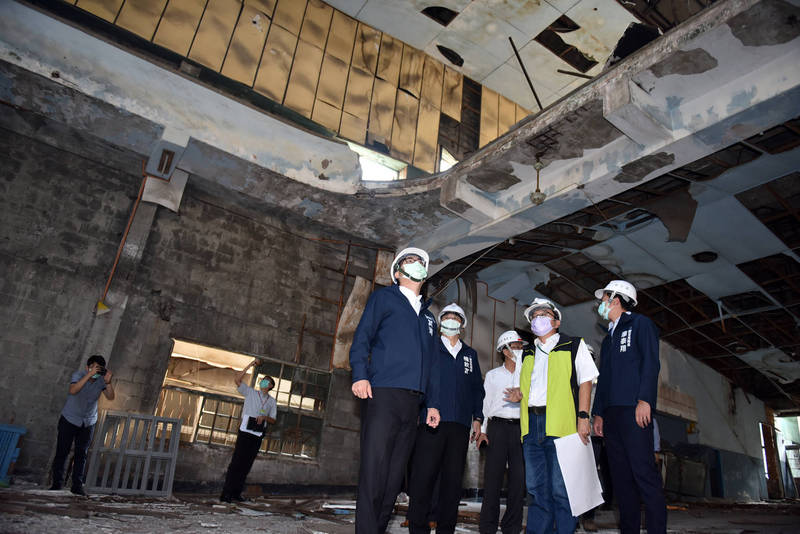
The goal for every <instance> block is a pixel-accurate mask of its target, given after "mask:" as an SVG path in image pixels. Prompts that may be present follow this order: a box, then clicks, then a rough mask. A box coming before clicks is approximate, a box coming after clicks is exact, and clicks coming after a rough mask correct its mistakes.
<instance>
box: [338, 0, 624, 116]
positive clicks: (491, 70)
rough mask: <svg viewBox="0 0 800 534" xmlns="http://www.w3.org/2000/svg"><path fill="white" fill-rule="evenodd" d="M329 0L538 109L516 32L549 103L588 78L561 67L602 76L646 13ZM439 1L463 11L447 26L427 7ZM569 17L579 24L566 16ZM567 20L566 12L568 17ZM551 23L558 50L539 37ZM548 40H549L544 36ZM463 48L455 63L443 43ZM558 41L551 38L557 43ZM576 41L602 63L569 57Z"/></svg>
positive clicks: (518, 2)
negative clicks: (460, 61) (640, 15)
mask: <svg viewBox="0 0 800 534" xmlns="http://www.w3.org/2000/svg"><path fill="white" fill-rule="evenodd" d="M327 3H328V4H330V5H332V6H333V7H335V8H337V9H339V10H341V11H343V12H344V13H347V14H348V15H350V16H351V17H353V18H355V19H358V20H360V21H362V22H364V23H366V24H369V25H370V26H373V27H374V28H377V29H379V30H381V31H383V32H386V33H388V34H389V35H392V36H394V37H396V38H398V39H400V40H401V41H404V42H406V43H408V44H410V45H411V46H414V47H416V48H419V49H420V50H424V51H425V53H427V54H429V55H430V56H432V57H435V58H436V59H439V60H440V61H442V62H443V63H445V64H446V65H449V66H451V67H453V68H456V69H457V70H459V71H461V72H463V73H464V74H465V75H466V76H469V77H470V78H472V79H473V80H475V81H477V82H479V83H481V84H483V85H485V86H487V87H489V88H490V89H492V90H494V91H497V92H498V93H500V94H502V95H504V96H505V97H507V98H509V99H511V100H512V101H514V102H517V103H518V104H519V105H521V106H523V107H525V108H526V109H531V110H535V109H538V107H537V105H536V101H535V100H534V97H533V94H532V92H531V90H530V88H529V86H528V82H527V81H526V79H525V76H524V75H523V72H522V69H521V68H520V64H519V61H518V60H517V58H516V56H515V55H514V51H513V49H512V47H511V44H510V43H509V40H508V38H509V37H511V38H512V39H513V40H514V44H515V46H516V47H517V49H518V51H519V54H520V56H521V58H522V61H523V63H524V64H525V69H526V70H527V72H528V73H529V75H530V76H531V79H532V83H533V86H534V89H536V92H537V95H538V97H539V99H540V100H541V102H542V105H543V106H548V105H549V104H551V103H553V102H555V101H556V100H558V99H559V98H561V97H563V96H565V95H567V94H569V93H570V92H571V91H573V90H574V89H576V88H577V87H579V86H581V85H583V83H585V82H586V79H584V78H581V77H579V76H575V75H570V74H564V73H560V72H558V71H559V70H562V71H571V72H578V74H584V75H587V76H595V75H597V74H599V73H600V72H601V71H602V68H603V65H604V64H605V62H606V60H607V59H608V57H609V56H610V55H611V52H612V51H613V50H614V46H615V45H616V43H617V41H619V38H620V37H621V36H622V34H623V33H624V32H625V29H626V28H627V27H628V25H629V24H630V23H632V22H636V21H637V20H638V19H637V17H636V16H634V14H632V13H631V12H629V11H627V10H626V9H625V8H624V7H623V6H622V5H621V4H619V3H617V2H615V1H613V0H513V1H508V0H438V1H427V0H328V1H327ZM432 6H436V7H444V8H447V9H449V10H451V11H452V12H453V14H455V18H453V19H452V20H451V21H450V22H449V23H448V24H447V25H446V26H445V25H443V24H442V23H441V22H437V21H436V20H435V19H434V18H432V17H429V16H427V15H425V14H423V13H422V11H423V10H424V9H426V8H430V7H432ZM565 16H566V17H568V18H569V19H570V20H571V21H572V22H573V23H574V25H572V26H568V25H564V24H561V23H560V21H559V19H560V18H561V17H565ZM562 20H563V19H562ZM551 25H553V27H556V28H558V31H555V32H552V33H551V34H550V35H552V36H553V37H552V38H553V39H556V43H557V42H558V41H563V43H564V44H563V46H561V45H558V44H557V45H556V46H560V48H558V49H557V50H556V51H552V50H551V49H549V48H548V47H546V46H545V45H544V44H541V43H540V42H539V41H537V40H536V37H537V36H539V35H540V34H541V33H542V32H544V31H545V30H547V29H548V28H549V27H550V26H551ZM540 40H544V39H541V38H540ZM438 46H444V47H447V48H449V49H450V50H453V51H454V52H456V53H457V54H459V55H460V56H461V57H462V58H463V60H464V64H463V65H462V66H460V67H458V66H456V65H454V64H453V63H452V62H450V61H449V60H448V58H447V57H445V56H444V55H443V54H442V52H441V51H440V50H439V48H437V47H438ZM552 46H553V45H551V47H552ZM570 47H574V48H575V49H577V51H579V53H580V54H582V55H583V56H584V57H585V58H587V60H588V61H589V62H590V63H592V64H593V65H594V66H592V67H591V68H588V69H585V68H578V67H576V66H575V65H572V64H570V63H569V62H568V61H567V60H565V59H564V58H569V57H570V56H569V52H567V50H568V49H570Z"/></svg>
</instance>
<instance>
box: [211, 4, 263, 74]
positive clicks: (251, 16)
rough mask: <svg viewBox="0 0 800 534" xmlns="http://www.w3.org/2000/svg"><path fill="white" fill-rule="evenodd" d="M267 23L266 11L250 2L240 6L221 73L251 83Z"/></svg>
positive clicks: (261, 48) (259, 57)
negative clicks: (237, 19)
mask: <svg viewBox="0 0 800 534" xmlns="http://www.w3.org/2000/svg"><path fill="white" fill-rule="evenodd" d="M269 25H270V20H269V18H268V17H267V15H266V13H264V12H262V11H261V10H260V9H257V8H256V7H254V6H253V5H250V4H245V5H244V6H243V7H242V14H241V15H240V16H239V21H238V22H237V23H236V29H235V30H234V31H233V39H231V45H230V47H228V55H227V56H225V63H224V64H223V65H222V74H223V75H225V76H227V77H228V78H232V79H234V80H236V81H237V82H242V83H243V84H245V85H249V86H252V85H253V80H255V77H256V70H258V62H259V61H260V60H261V52H262V51H263V50H264V43H265V42H266V40H267V33H268V32H269Z"/></svg>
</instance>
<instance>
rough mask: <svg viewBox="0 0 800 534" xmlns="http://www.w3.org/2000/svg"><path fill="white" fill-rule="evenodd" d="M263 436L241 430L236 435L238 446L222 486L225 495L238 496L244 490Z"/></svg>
mask: <svg viewBox="0 0 800 534" xmlns="http://www.w3.org/2000/svg"><path fill="white" fill-rule="evenodd" d="M261 439H262V436H256V435H254V434H251V433H249V432H242V431H241V430H240V431H239V434H238V435H237V436H236V446H235V447H234V448H233V457H232V458H231V463H230V464H229V465H228V471H227V473H225V484H224V485H223V486H222V496H223V497H236V496H238V495H241V494H242V491H243V490H244V481H245V479H246V478H247V474H248V473H249V472H250V468H251V467H253V461H254V460H255V459H256V455H257V454H258V449H259V447H261Z"/></svg>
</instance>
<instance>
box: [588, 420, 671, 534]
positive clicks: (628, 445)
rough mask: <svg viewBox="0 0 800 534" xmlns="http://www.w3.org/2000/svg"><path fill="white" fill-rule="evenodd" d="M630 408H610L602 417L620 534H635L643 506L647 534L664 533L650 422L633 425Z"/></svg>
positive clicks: (663, 508) (664, 510)
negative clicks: (644, 425)
mask: <svg viewBox="0 0 800 534" xmlns="http://www.w3.org/2000/svg"><path fill="white" fill-rule="evenodd" d="M634 411H635V408H634V407H633V406H613V407H610V408H606V409H605V413H604V414H603V435H604V436H605V439H606V454H608V465H609V468H610V470H611V482H612V484H613V485H614V494H615V495H616V496H617V503H618V504H619V528H620V532H621V533H622V534H629V533H633V534H638V533H639V527H640V525H641V512H640V510H641V503H642V502H643V503H644V509H645V521H646V526H647V533H648V534H664V533H666V532H667V505H666V501H665V500H664V490H663V488H662V485H661V474H660V473H659V472H658V470H657V468H656V462H655V456H654V452H653V423H652V421H651V422H650V424H649V425H647V426H646V427H644V428H640V427H639V425H637V424H636V420H635V418H634Z"/></svg>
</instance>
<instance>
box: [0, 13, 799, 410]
mask: <svg viewBox="0 0 800 534" xmlns="http://www.w3.org/2000/svg"><path fill="white" fill-rule="evenodd" d="M329 3H330V4H331V5H333V6H334V7H337V8H338V9H341V10H342V11H344V12H346V13H348V14H350V15H352V16H354V17H355V18H358V19H359V20H362V21H364V22H366V23H368V24H371V25H373V26H375V27H376V28H378V29H380V30H382V31H385V32H387V33H389V34H392V35H394V36H395V37H397V38H399V39H401V40H404V41H406V42H408V43H409V44H411V45H413V46H416V47H418V48H421V49H424V50H425V51H426V52H428V53H429V54H431V55H433V56H435V57H437V58H438V59H440V60H442V61H447V60H446V59H443V57H442V55H441V52H440V51H439V49H438V48H436V44H442V43H444V45H445V46H447V47H448V48H450V49H452V50H455V51H456V52H457V53H459V54H460V55H461V56H462V58H463V59H464V66H463V69H462V70H463V71H464V72H465V73H467V74H468V75H470V76H473V77H474V78H475V79H477V80H479V81H481V83H483V84H484V85H486V86H487V87H491V88H493V89H495V90H497V91H498V92H500V93H502V94H505V95H507V96H509V98H512V99H515V98H516V97H515V96H514V95H516V94H517V93H513V91H519V98H520V99H523V98H528V99H529V100H528V101H524V100H517V101H518V102H520V103H522V102H527V103H528V105H527V106H526V107H528V108H530V109H536V107H535V104H533V102H532V101H530V97H531V95H530V91H529V89H528V88H527V82H525V81H524V78H521V77H520V74H521V71H519V70H517V69H518V64H517V63H516V58H514V57H513V52H512V51H510V49H508V48H507V46H508V39H507V38H508V35H512V36H513V37H514V38H515V42H516V44H517V46H518V47H519V48H520V52H521V55H522V56H523V60H524V61H525V62H526V66H527V68H528V69H529V71H531V72H532V73H533V74H532V77H533V81H534V85H535V86H536V84H537V83H539V80H542V83H544V84H545V87H546V90H545V91H543V92H542V95H548V98H546V99H545V104H549V103H551V102H552V105H550V106H549V107H546V109H545V110H544V111H543V112H541V113H538V114H535V115H532V116H530V117H528V118H526V119H523V120H522V121H520V122H519V123H518V124H517V125H515V126H514V127H513V128H512V129H511V131H510V132H508V133H507V134H505V135H504V136H502V137H500V138H499V139H497V140H495V141H494V142H492V143H490V144H489V145H487V146H485V147H484V148H483V149H481V150H480V151H479V152H477V153H475V154H474V155H472V156H471V157H470V158H469V159H466V160H465V161H462V162H461V163H460V164H459V165H457V166H456V167H454V168H452V169H450V170H449V171H447V172H444V173H441V174H439V175H435V176H432V177H428V178H424V179H419V180H408V181H405V182H394V183H390V184H389V183H362V182H360V168H359V164H358V158H357V156H356V155H355V153H354V152H352V151H351V150H350V149H349V148H348V147H347V145H346V144H344V143H342V142H341V140H340V139H338V138H335V137H331V136H325V135H320V134H319V132H314V131H311V130H307V129H303V128H298V125H297V124H291V123H290V122H288V121H286V120H285V118H282V117H277V116H273V115H270V114H269V113H267V112H265V111H264V109H259V108H258V107H256V106H253V105H252V104H251V103H250V102H248V101H246V100H245V99H243V98H240V97H241V95H238V94H232V93H230V92H228V91H226V89H225V88H224V87H222V88H221V87H217V86H214V84H213V83H211V82H209V81H208V80H199V79H195V78H190V77H188V76H186V75H185V74H184V73H181V72H180V71H178V70H177V69H175V68H173V67H172V66H169V65H167V66H165V65H163V64H157V62H154V61H153V60H152V58H148V57H146V55H144V54H140V55H136V54H131V53H130V52H129V51H128V50H127V49H126V45H125V44H120V43H110V42H106V41H104V40H101V39H97V38H95V37H93V36H91V35H89V34H88V33H85V32H83V31H81V30H80V29H77V28H75V27H74V26H71V25H68V24H64V23H63V22H61V21H59V20H57V19H56V18H53V17H52V16H50V15H48V14H45V13H42V12H40V11H37V10H35V9H32V8H30V7H29V6H28V5H27V4H24V3H18V2H4V3H2V4H0V100H2V103H3V104H4V109H5V112H4V113H2V114H0V127H3V128H5V129H8V130H11V131H13V132H16V133H17V134H19V135H24V136H28V137H31V138H36V139H38V140H41V141H44V142H48V143H50V144H53V145H54V146H58V147H62V148H65V149H69V150H72V151H75V152H76V153H80V154H82V155H85V156H87V157H93V156H94V157H96V153H99V152H100V150H99V148H98V147H103V150H105V152H106V153H108V154H111V155H112V157H111V158H110V160H109V164H113V165H122V164H126V165H127V164H128V163H130V162H118V161H114V159H113V154H114V150H115V147H122V148H124V149H128V150H132V151H133V152H135V153H138V154H142V155H143V157H147V156H148V155H149V154H150V153H151V150H152V147H153V146H155V145H156V144H157V143H159V142H161V141H164V140H167V141H171V142H175V143H177V144H180V145H181V146H185V150H184V151H183V153H182V155H181V157H180V161H179V162H178V163H177V166H178V167H179V168H180V169H181V170H183V171H185V172H186V173H188V174H189V176H190V178H189V183H190V184H192V185H194V186H196V187H200V188H202V189H203V190H207V191H214V192H219V191H224V192H225V193H226V194H229V195H232V196H234V197H235V198H237V199H238V202H239V203H241V204H242V205H244V206H246V207H247V209H250V210H254V211H255V210H262V211H264V212H269V213H271V214H274V213H276V212H278V213H285V214H286V215H285V219H286V221H287V224H293V225H303V224H321V225H326V226H328V227H331V228H334V229H336V230H338V231H341V232H344V233H347V234H348V235H351V236H355V237H357V238H358V239H363V240H365V241H369V242H372V243H377V244H380V245H383V246H386V247H390V248H395V247H401V246H403V245H406V244H408V243H413V244H414V245H417V246H422V247H425V248H426V249H428V250H429V251H430V252H431V271H433V272H435V273H436V276H435V277H434V278H433V279H432V280H431V289H432V290H433V289H435V287H437V286H441V285H442V284H444V283H446V281H447V280H449V279H450V278H451V277H452V276H454V275H457V274H459V273H460V274H461V275H462V276H465V277H470V278H478V279H481V280H484V281H485V282H486V283H487V284H488V286H489V293H490V295H491V296H493V297H495V298H499V299H502V300H508V299H517V300H519V301H521V302H524V301H529V300H530V299H531V298H532V297H534V296H536V295H543V296H547V297H549V298H552V299H553V300H555V301H556V302H558V303H559V305H561V306H563V307H565V308H567V309H569V308H570V307H571V306H580V305H584V306H585V304H584V303H586V302H589V301H591V300H592V299H593V291H594V290H595V289H596V288H598V287H602V286H603V285H604V284H605V283H606V282H607V281H608V280H609V279H610V278H612V277H619V276H623V277H626V278H628V279H630V280H631V281H633V282H634V283H636V284H637V285H638V286H639V287H640V288H642V292H641V294H642V296H641V298H640V303H641V304H640V311H641V312H642V313H645V314H647V315H649V316H651V317H652V318H653V320H654V321H655V322H656V323H657V325H658V326H659V328H660V329H661V334H662V338H663V339H664V340H665V341H667V342H669V343H671V344H673V345H675V346H676V347H678V348H680V349H682V350H684V351H686V352H687V353H689V354H691V355H692V356H694V357H695V358H697V359H699V360H701V361H703V363H705V364H707V365H709V366H711V367H712V368H714V369H716V370H718V371H719V372H720V373H722V374H723V375H725V376H727V377H728V378H729V379H731V380H732V382H733V383H734V384H737V385H738V386H740V387H742V388H743V389H744V390H746V391H748V392H750V393H753V394H755V395H757V396H758V397H759V398H762V399H764V400H765V401H766V402H767V403H768V404H770V405H771V406H772V407H774V408H778V409H790V408H793V409H798V406H800V372H798V368H799V367H800V364H798V359H800V354H798V348H799V347H800V330H799V329H798V322H799V321H800V264H798V260H799V258H798V255H797V251H798V247H800V231H798V230H797V228H798V227H800V226H798V223H800V221H798V219H799V218H800V216H799V215H798V214H800V185H798V181H799V180H798V178H800V176H799V175H798V172H799V171H800V120H798V117H800V67H798V65H800V26H799V25H798V22H797V21H798V20H800V8H798V2H797V1H796V0H788V1H787V0H761V1H759V0H726V1H720V2H716V3H714V4H713V5H711V6H710V7H708V8H706V9H704V10H703V7H705V5H706V3H707V2H705V1H704V0H699V1H698V2H695V3H692V4H691V5H690V4H687V3H685V2H679V1H671V0H669V1H668V0H662V1H660V2H658V1H655V2H654V1H647V2H644V1H639V0H635V1H633V2H623V3H622V4H618V3H615V2H610V1H601V0H578V1H572V0H569V1H563V2H562V1H560V0H558V1H553V2H536V3H534V2H502V3H501V2H492V1H489V0H474V1H468V0H463V1H459V0H454V1H450V0H448V1H446V2H440V3H437V4H436V5H443V6H445V7H448V8H450V9H452V10H453V11H455V12H456V13H457V15H456V16H455V17H454V18H453V19H452V21H451V22H450V23H449V24H448V25H447V26H443V25H442V24H439V23H438V22H435V21H433V20H432V19H430V18H429V17H427V16H426V15H423V14H421V11H422V10H423V9H425V8H427V7H431V5H430V3H429V2H416V1H404V2H399V1H398V2H388V1H380V0H354V1H347V0H342V1H331V2H329ZM38 4H40V3H37V5H38ZM501 4H502V6H501ZM532 4H536V6H538V7H537V9H538V10H540V11H541V10H544V11H547V13H550V14H551V15H552V16H548V17H544V18H541V17H534V16H533V15H530V14H520V12H519V10H520V9H522V8H523V5H524V6H527V7H531V5H532ZM503 6H504V7H503ZM509 6H511V7H509ZM515 6H516V7H515ZM501 7H502V9H501ZM623 7H624V9H623ZM595 8H597V11H595ZM581 10H583V11H585V13H586V14H585V15H580V16H579V13H580V12H583V11H581ZM626 10H627V11H626ZM412 12H413V13H412ZM473 12H474V13H476V14H477V15H475V16H473V15H470V13H473ZM597 13H600V14H601V15H602V16H600V15H597ZM389 15H391V16H389ZM412 15H413V16H412ZM523 15H524V16H523ZM529 15H530V16H531V17H532V18H531V19H530V23H528V22H525V24H522V21H525V20H527V19H525V17H526V16H529ZM562 15H567V16H568V18H569V19H570V20H572V21H573V22H575V23H577V24H578V25H579V26H580V27H581V30H572V31H567V32H556V33H558V34H559V35H561V36H562V38H563V39H562V40H563V41H564V42H565V43H567V45H569V46H573V47H576V48H577V49H578V50H581V51H585V50H584V49H583V48H582V47H584V46H588V45H587V44H586V43H592V44H591V46H593V47H596V48H597V50H598V52H597V55H596V57H597V58H605V57H607V56H608V55H609V54H610V52H611V50H612V49H613V45H614V41H615V40H616V39H617V38H618V35H619V33H617V34H616V37H614V38H613V39H611V38H610V37H609V36H607V35H606V34H605V33H603V32H604V30H603V28H602V27H600V26H601V25H600V24H599V22H598V21H599V20H600V19H603V20H605V21H608V23H609V24H611V23H613V24H617V25H618V26H620V28H621V29H620V30H619V31H620V32H621V31H622V30H624V27H626V26H627V24H628V22H630V21H632V20H635V19H636V18H639V19H640V20H644V21H646V22H649V23H651V24H653V25H655V26H658V27H659V28H660V29H661V30H663V31H665V32H666V34H665V35H664V36H663V37H662V38H660V39H658V40H656V41H654V42H652V43H650V45H648V46H646V47H645V48H643V49H642V50H640V51H639V52H637V53H635V54H634V55H632V56H630V57H628V58H626V59H625V60H623V61H622V62H620V63H618V64H617V65H615V66H614V67H612V68H610V69H607V70H603V65H602V64H603V63H604V61H598V63H597V65H596V66H594V67H591V69H589V70H588V71H587V73H588V74H590V75H592V76H594V79H593V80H591V81H587V80H585V79H582V78H576V77H574V76H570V75H562V74H558V73H556V74H553V73H552V72H551V71H555V70H556V69H557V68H562V69H563V68H567V69H570V70H575V68H574V67H572V66H570V65H566V64H565V65H566V67H565V66H564V65H561V64H557V63H558V62H559V61H562V60H560V59H558V58H557V57H556V56H555V55H554V54H553V53H552V52H551V51H550V50H546V49H544V45H542V44H541V42H540V41H537V40H536V37H537V36H539V35H540V34H541V33H542V32H543V31H544V30H546V29H547V28H548V27H549V26H551V25H552V24H553V23H554V22H556V21H558V20H561V23H564V24H566V23H565V21H564V20H562V19H561V16H562ZM689 17H691V18H689ZM687 18H688V20H686V19H687ZM390 19H391V20H390ZM459 19H461V20H460V21H459ZM595 19H596V20H595ZM409 20H413V21H414V23H408V21H409ZM399 21H402V24H399V23H398V22H399ZM420 21H422V22H420ZM592 21H595V25H594V26H593V25H592ZM681 22H682V24H680V25H678V24H679V23H681ZM515 24H516V25H515ZM517 26H524V28H523V29H520V28H518V27H517ZM567 29H569V28H567ZM523 30H524V31H523ZM615 31H616V30H615ZM581 32H583V33H581ZM581 35H583V37H582V38H580V39H578V37H580V36H581ZM31 36H36V39H32V38H31ZM570 39H575V40H570ZM501 45H502V46H501ZM431 47H433V48H431ZM459 47H462V48H459ZM504 47H505V48H504ZM536 47H541V48H542V49H544V50H543V51H539V52H536V53H533V52H531V50H534V49H535V48H536ZM501 48H502V50H501ZM601 49H602V54H601V53H600V52H599V50H601ZM526 50H527V51H528V55H527V56H526ZM137 52H141V51H137ZM484 52H485V54H484V56H481V54H483V53H484ZM65 56H67V57H65ZM551 56H552V57H551ZM553 58H555V59H553ZM469 69H475V70H474V71H470V70H469ZM512 75H513V76H512ZM558 76H562V78H560V81H559V78H558ZM512 78H513V79H512ZM545 79H546V80H547V81H546V82H545V81H543V80H545ZM141 80H148V83H147V84H142V83H141ZM493 84H494V85H493ZM547 84H550V85H547ZM506 91H508V92H506ZM567 94H568V96H566V97H564V95H567ZM523 95H524V96H523ZM265 139H269V140H270V142H268V143H265V142H264V140H265ZM273 140H276V141H274V142H273ZM93 151H95V152H96V153H95V154H94V155H93V154H92V152H93ZM312 160H313V161H312ZM537 166H541V170H540V171H539V172H538V173H537V170H536V167H537ZM130 172H131V173H132V174H136V173H137V172H138V169H132V170H130ZM321 174H322V175H324V176H325V178H324V179H322V178H320V175H321ZM537 174H538V178H539V183H540V187H541V190H542V192H544V193H545V194H546V195H547V198H546V200H545V202H544V203H543V204H541V205H534V204H532V203H531V200H530V196H529V195H530V193H531V192H532V191H534V189H535V188H536V184H537ZM298 221H299V222H298Z"/></svg>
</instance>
